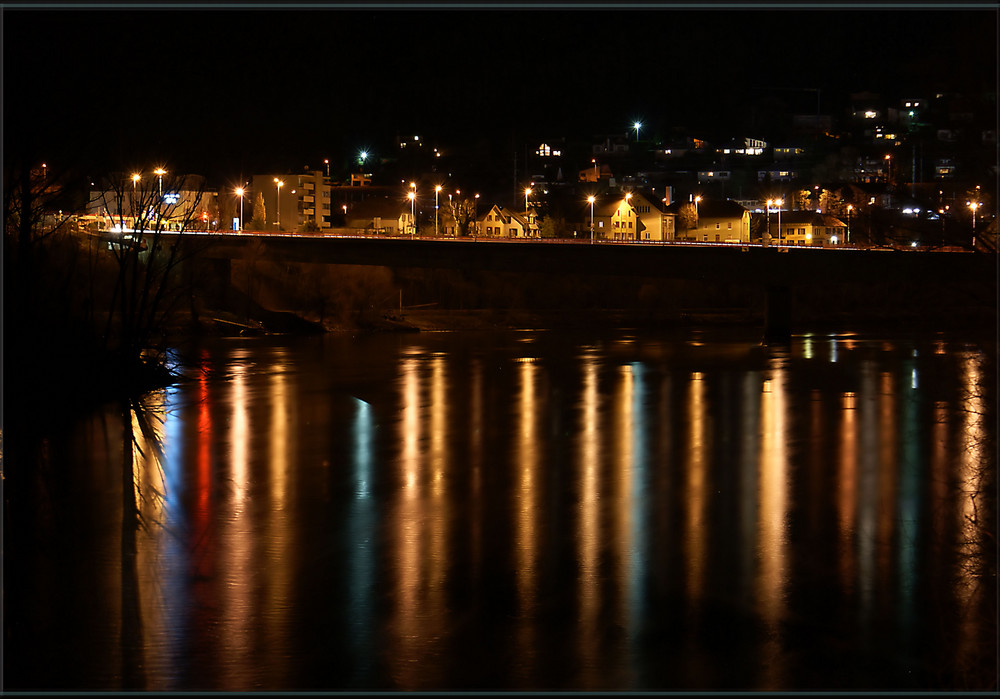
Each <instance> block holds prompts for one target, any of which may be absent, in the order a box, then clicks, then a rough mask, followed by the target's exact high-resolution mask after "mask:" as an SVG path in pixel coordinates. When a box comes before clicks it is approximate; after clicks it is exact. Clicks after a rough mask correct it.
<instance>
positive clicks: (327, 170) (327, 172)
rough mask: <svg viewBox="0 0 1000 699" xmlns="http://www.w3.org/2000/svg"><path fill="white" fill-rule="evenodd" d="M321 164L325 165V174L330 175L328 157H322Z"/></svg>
mask: <svg viewBox="0 0 1000 699" xmlns="http://www.w3.org/2000/svg"><path fill="white" fill-rule="evenodd" d="M323 164H324V165H326V176H327V177H329V176H330V159H329V158H323Z"/></svg>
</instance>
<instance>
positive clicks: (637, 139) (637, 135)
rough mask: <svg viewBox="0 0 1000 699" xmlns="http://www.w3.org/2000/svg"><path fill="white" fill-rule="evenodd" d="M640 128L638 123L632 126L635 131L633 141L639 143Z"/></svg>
mask: <svg viewBox="0 0 1000 699" xmlns="http://www.w3.org/2000/svg"><path fill="white" fill-rule="evenodd" d="M640 126H642V124H640V123H639V122H638V121H637V122H635V123H634V124H632V128H633V129H635V141H636V143H638V142H639V127H640Z"/></svg>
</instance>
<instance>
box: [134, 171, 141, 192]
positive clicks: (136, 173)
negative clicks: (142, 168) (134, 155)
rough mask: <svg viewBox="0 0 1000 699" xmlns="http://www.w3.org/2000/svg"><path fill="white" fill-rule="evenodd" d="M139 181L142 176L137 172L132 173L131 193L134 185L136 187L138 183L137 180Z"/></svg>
mask: <svg viewBox="0 0 1000 699" xmlns="http://www.w3.org/2000/svg"><path fill="white" fill-rule="evenodd" d="M141 179H142V175H140V174H139V173H138V172H133V173H132V191H133V192H134V191H135V185H136V183H138V182H139V180H141Z"/></svg>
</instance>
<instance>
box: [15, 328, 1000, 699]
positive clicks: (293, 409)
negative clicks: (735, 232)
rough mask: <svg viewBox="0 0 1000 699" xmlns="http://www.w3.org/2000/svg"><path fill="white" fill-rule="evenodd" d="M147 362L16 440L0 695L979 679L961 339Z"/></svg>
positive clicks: (989, 483) (389, 346)
mask: <svg viewBox="0 0 1000 699" xmlns="http://www.w3.org/2000/svg"><path fill="white" fill-rule="evenodd" d="M178 361H179V362H181V366H182V367H183V370H184V373H185V376H186V379H187V380H185V381H183V382H181V383H179V384H178V385H176V386H173V387H170V388H169V389H166V390H163V391H160V392H157V393H155V394H153V395H152V396H150V397H149V399H148V400H147V401H146V403H147V404H146V412H145V413H144V415H145V416H146V417H149V416H152V418H153V419H152V420H150V421H149V423H150V428H149V429H147V430H146V432H145V433H144V432H143V430H142V429H140V425H141V423H142V420H140V419H139V418H137V417H136V416H135V415H134V414H132V413H131V412H129V413H127V414H123V412H122V410H121V409H120V408H118V407H116V406H108V408H107V409H106V410H104V411H101V412H99V413H97V414H93V415H89V416H79V418H78V419H74V420H72V421H71V422H70V424H71V425H72V427H71V428H70V429H67V430H62V431H61V432H60V433H59V434H56V435H52V436H50V437H49V438H48V440H47V441H46V442H45V444H44V445H43V448H42V449H41V451H40V453H41V457H40V458H41V467H40V470H39V472H38V476H37V478H35V479H34V480H33V481H32V482H31V485H30V487H29V488H28V489H29V490H30V493H27V494H26V495H30V500H31V502H33V503H36V504H37V507H35V509H34V511H33V513H32V520H31V521H30V522H18V523H16V524H17V526H16V528H15V533H17V534H18V537H19V538H17V539H14V540H13V541H14V542H15V544H14V554H16V555H14V556H13V558H14V560H16V563H17V566H16V568H12V567H11V565H10V561H11V558H12V556H11V555H10V554H8V556H7V560H8V566H7V567H6V570H5V578H6V580H7V584H6V586H7V588H8V592H7V594H6V596H5V604H6V615H7V618H8V622H7V624H6V626H7V634H6V639H5V640H6V651H5V656H6V658H7V662H6V667H5V674H6V679H5V685H6V687H7V688H8V689H21V688H24V689H59V688H71V689H87V690H103V689H108V690H118V689H146V690H172V691H183V690H219V691H249V690H294V689H309V690H341V689H368V690H377V689H402V690H434V689H462V690H489V689H570V690H630V689H632V690H671V689H676V690H684V689H699V690H727V689H734V690H775V689H777V690H827V689H983V688H988V687H990V686H992V687H993V688H995V687H996V684H995V680H996V653H997V643H996V579H995V543H994V542H995V539H993V540H991V539H990V538H989V536H990V535H991V534H995V531H996V528H995V526H994V523H995V517H996V509H995V500H996V499H995V491H996V480H995V475H996V460H995V454H994V451H995V436H996V435H995V425H996V419H997V416H996V413H995V395H994V393H995V391H994V388H995V386H996V374H995V350H994V348H993V347H992V346H991V345H984V344H983V343H981V342H974V341H968V340H963V339H960V338H954V337H948V336H943V335H942V336H932V337H930V338H922V339H914V338H906V337H900V336H896V337H882V336H873V335H855V334H820V333H816V334H812V333H810V334H805V335H799V336H796V337H795V338H793V340H792V342H791V344H790V345H785V346H777V347H765V346H761V344H760V342H759V339H758V338H756V337H754V336H752V335H750V336H742V335H740V334H739V333H734V332H731V331H718V330H715V331H707V330H706V331H689V332H685V333H678V334H663V335H651V334H647V333H637V332H632V331H628V330H622V331H618V332H613V333H608V332H602V333H596V332H595V333H593V334H588V333H579V334H567V333H549V332H544V331H525V332H498V333H483V332H474V333H473V332H470V333H422V334H418V335H405V336H396V335H375V336H359V337H351V336H327V337H319V338H260V339H252V340H218V341H211V342H208V343H206V344H203V345H201V346H199V347H198V348H196V349H193V350H185V351H184V352H182V353H179V355H178ZM123 415H125V417H124V418H123ZM132 437H134V438H135V444H134V450H135V459H134V472H133V471H132V470H131V469H126V470H124V471H123V444H127V443H128V440H129V439H131V438H132ZM133 485H134V487H133ZM8 496H10V493H8ZM130 498H131V499H132V501H134V502H135V503H136V504H137V507H138V510H139V512H140V513H141V521H140V524H139V526H138V527H135V526H132V522H133V520H132V519H131V518H129V517H127V516H125V515H124V514H123V513H125V512H127V511H128V509H129V506H130ZM29 529H30V532H31V533H30V534H25V533H24V532H25V531H26V530H29ZM5 539H7V537H5ZM25 542H29V543H27V544H26V543H25ZM7 549H8V552H10V551H11V544H8V546H7Z"/></svg>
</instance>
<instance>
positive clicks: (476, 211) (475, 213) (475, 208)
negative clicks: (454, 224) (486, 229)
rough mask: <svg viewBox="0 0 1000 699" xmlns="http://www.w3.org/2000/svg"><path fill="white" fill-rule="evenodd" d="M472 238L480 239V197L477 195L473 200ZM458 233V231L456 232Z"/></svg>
mask: <svg viewBox="0 0 1000 699" xmlns="http://www.w3.org/2000/svg"><path fill="white" fill-rule="evenodd" d="M472 226H473V228H472V230H473V233H472V237H473V238H478V237H479V195H478V194H477V195H476V196H475V197H473V199H472ZM456 232H457V231H456Z"/></svg>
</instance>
